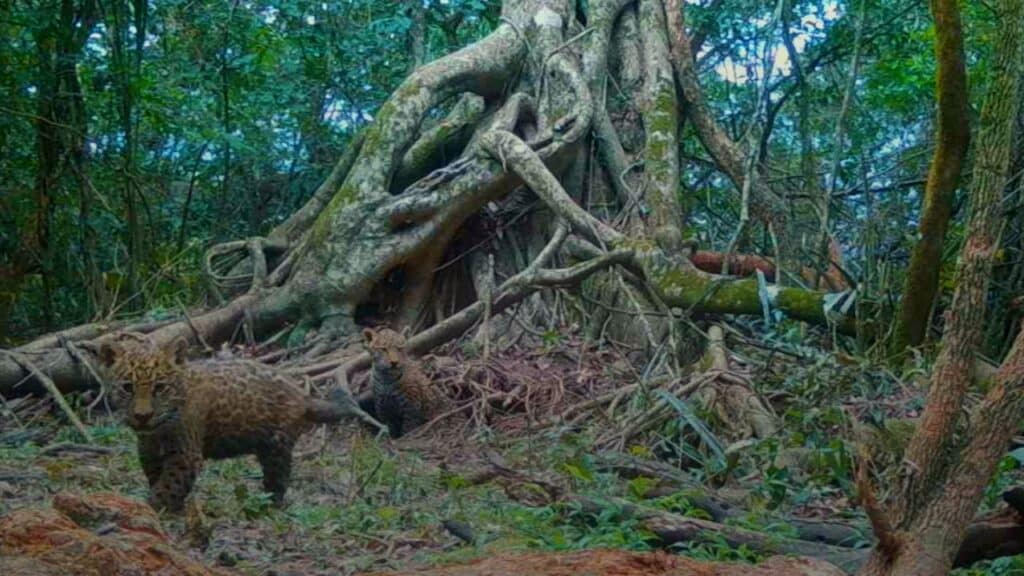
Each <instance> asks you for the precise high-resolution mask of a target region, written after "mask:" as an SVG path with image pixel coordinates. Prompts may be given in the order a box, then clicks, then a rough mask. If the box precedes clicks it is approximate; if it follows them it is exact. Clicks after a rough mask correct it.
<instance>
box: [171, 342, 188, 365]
mask: <svg viewBox="0 0 1024 576" xmlns="http://www.w3.org/2000/svg"><path fill="white" fill-rule="evenodd" d="M170 357H171V361H172V362H174V363H175V364H184V363H185V359H186V358H187V357H188V340H187V339H185V338H177V339H175V340H174V342H172V343H171V349H170Z"/></svg>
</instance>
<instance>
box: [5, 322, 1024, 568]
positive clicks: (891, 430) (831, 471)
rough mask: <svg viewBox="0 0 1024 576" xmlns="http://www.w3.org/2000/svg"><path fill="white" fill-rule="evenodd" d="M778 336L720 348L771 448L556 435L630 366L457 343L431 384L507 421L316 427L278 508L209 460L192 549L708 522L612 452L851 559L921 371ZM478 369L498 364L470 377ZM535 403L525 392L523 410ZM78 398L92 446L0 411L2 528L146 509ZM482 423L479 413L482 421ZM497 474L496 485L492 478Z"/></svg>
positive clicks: (632, 539) (1014, 470)
mask: <svg viewBox="0 0 1024 576" xmlns="http://www.w3.org/2000/svg"><path fill="white" fill-rule="evenodd" d="M794 338H795V337H794ZM784 340H785V336H778V337H777V342H776V344H773V345H772V346H769V347H768V348H767V349H766V348H765V347H764V346H763V345H762V346H761V347H745V346H744V345H742V344H741V343H733V344H731V347H732V352H733V354H735V355H736V356H738V357H741V358H745V361H746V362H747V367H748V368H749V369H750V374H751V376H752V377H751V381H752V382H755V383H756V388H757V393H758V394H759V395H760V396H761V397H763V398H766V399H768V400H769V401H770V404H771V406H772V408H773V410H774V412H775V413H776V414H777V415H778V419H779V421H780V422H781V427H780V429H779V432H778V434H776V435H775V436H774V437H771V438H764V439H736V440H732V441H729V440H727V439H726V435H725V433H722V434H720V435H718V436H716V433H717V432H719V431H720V430H721V424H722V423H720V422H716V421H715V415H714V414H709V413H701V412H688V411H683V412H679V413H674V412H672V413H671V414H672V417H669V418H667V419H664V420H662V421H658V422H659V423H658V425H657V426H656V427H654V428H652V429H648V430H645V431H644V433H643V434H639V435H637V436H636V437H631V438H625V437H624V436H622V435H621V434H620V432H621V431H622V430H623V429H624V428H627V429H628V428H629V427H630V426H631V424H630V423H635V421H636V418H637V417H638V416H639V417H641V418H643V417H645V414H648V415H650V414H651V413H650V412H644V410H645V408H643V406H642V404H643V403H642V402H641V403H640V404H637V405H630V406H625V405H623V406H619V407H615V406H612V407H609V408H606V409H604V410H602V411H596V412H589V413H587V417H586V418H584V419H581V420H578V421H577V422H576V423H575V424H574V425H572V426H565V425H551V424H550V423H551V419H550V418H549V415H551V414H563V415H565V414H569V413H572V410H571V408H572V407H573V406H579V405H580V402H585V401H586V400H585V398H586V397H588V396H589V397H591V398H593V397H594V395H598V396H599V395H600V394H602V393H607V390H608V389H609V387H611V386H614V385H615V382H614V381H615V380H616V379H618V378H621V372H622V371H623V370H627V371H628V369H626V368H624V367H623V366H622V365H621V363H620V364H616V362H614V361H611V360H609V359H608V358H602V357H601V355H600V354H593V353H590V352H586V353H585V352H584V351H582V347H581V345H579V344H578V343H574V342H572V341H570V340H566V341H563V342H558V343H556V344H555V345H554V346H552V345H551V343H548V344H539V345H536V346H533V345H531V346H527V347H522V346H521V347H518V348H515V349H513V350H511V351H508V352H506V353H503V354H495V355H494V356H493V357H490V358H488V359H487V360H486V361H484V360H482V359H479V358H476V357H473V356H472V355H469V356H463V355H462V353H461V352H460V351H459V350H457V349H454V348H453V349H449V350H448V351H447V352H446V355H444V356H438V357H433V358H430V359H428V364H429V367H430V372H431V373H432V374H433V375H434V376H435V378H438V379H442V380H445V383H446V385H449V386H452V388H451V389H452V390H455V391H457V390H458V389H462V390H463V392H465V390H467V389H471V388H473V387H474V386H478V387H480V388H481V389H483V390H491V391H494V390H504V391H505V392H506V393H507V394H513V393H514V394H518V396H516V397H515V398H516V401H515V402H510V401H509V400H508V398H505V399H504V401H503V402H504V403H506V404H508V406H509V407H510V408H509V409H508V410H507V412H506V413H502V412H501V410H499V409H498V408H494V404H495V403H494V402H491V403H490V404H489V405H490V406H491V408H488V409H487V410H493V414H491V416H490V417H489V418H487V419H486V422H487V425H486V426H482V425H480V423H479V421H474V422H471V423H469V422H462V423H461V424H460V425H459V426H441V427H439V428H438V429H436V430H433V431H428V432H429V433H428V434H425V435H423V436H422V437H418V438H417V437H413V438H402V439H398V440H385V439H379V438H375V437H374V436H373V435H372V434H369V433H367V432H365V431H364V430H362V429H359V428H358V427H357V426H355V425H346V426H340V427H334V428H330V429H328V428H320V429H318V430H316V431H315V432H314V433H312V434H309V435H307V436H306V437H304V438H303V440H302V442H301V443H300V445H299V446H298V447H297V450H296V465H295V469H294V476H293V480H292V484H291V489H290V491H289V493H288V497H287V505H286V506H285V507H284V508H275V507H273V506H272V505H271V503H270V500H269V499H268V496H267V495H266V494H264V493H262V492H261V488H260V471H259V467H258V466H257V464H256V462H255V460H254V459H252V458H239V459H233V460H225V461H216V462H213V461H211V462H208V464H207V467H206V469H205V471H204V472H203V474H202V476H201V478H200V480H199V482H198V486H197V489H196V494H198V496H199V500H198V501H199V502H201V508H202V510H203V513H204V514H205V522H204V530H205V534H206V535H208V541H207V542H206V544H205V547H202V546H198V547H197V546H194V545H193V546H191V548H190V549H189V554H191V555H193V556H195V557H196V558H199V559H201V560H202V561H203V562H205V563H207V564H209V565H219V566H225V567H230V568H231V569H232V570H233V571H236V572H237V573H240V574H253V575H256V574H261V575H262V574H276V575H286V574H296V575H298V574H311V575H312V574H353V573H359V572H364V571H385V570H392V569H395V570H398V569H411V568H419V567H424V566H433V565H440V564H449V563H454V562H463V561H467V560H471V559H474V558H482V557H488V556H492V555H495V554H499V553H507V552H527V551H575V550H586V549H594V548H612V549H624V550H638V551H639V550H653V549H656V548H658V546H657V542H656V538H655V537H654V535H653V534H652V533H651V531H650V530H649V529H648V527H647V526H645V525H644V524H643V522H641V521H640V520H638V519H637V518H636V516H635V515H630V514H627V513H626V512H625V510H624V507H625V506H629V505H633V504H636V505H642V506H643V507H645V509H650V510H660V511H666V512H670V513H673V514H677V515H679V516H683V517H693V518H707V517H708V515H707V513H706V512H705V511H704V510H702V509H700V507H698V506H695V505H694V503H693V501H692V499H693V498H697V497H700V496H701V495H702V494H699V493H696V492H692V491H686V490H681V489H679V488H678V487H676V488H675V489H671V490H667V489H665V488H664V487H663V486H661V485H660V483H659V481H658V480H656V479H653V478H650V477H647V476H644V475H635V474H632V475H630V474H622V471H621V469H619V470H616V469H615V467H610V466H607V465H606V463H607V462H608V461H610V459H614V458H618V457H621V458H629V459H635V460H637V461H654V460H661V461H663V462H669V463H670V464H671V465H672V466H673V467H675V468H676V469H683V468H685V469H686V472H685V473H684V474H685V475H686V476H687V477H688V478H690V479H691V480H692V481H693V482H694V485H695V486H713V488H709V490H713V491H714V493H715V495H716V497H721V498H724V499H726V500H728V501H730V502H734V503H736V504H737V506H739V507H741V508H742V509H743V510H744V511H745V512H744V513H742V514H738V515H735V516H733V517H730V518H729V519H728V520H726V521H725V523H726V524H728V525H730V526H735V527H738V528H747V529H752V530H755V531H759V532H764V533H767V534H771V535H783V536H786V535H791V534H792V533H793V532H794V528H793V527H792V526H789V525H788V524H787V521H789V520H792V519H810V520H815V519H827V520H837V521H843V522H845V523H848V524H849V525H851V526H853V527H854V529H855V531H856V533H857V534H859V537H858V538H855V539H854V541H850V542H845V543H844V545H845V546H848V547H850V548H862V547H864V546H867V545H869V542H870V540H869V534H870V531H869V530H868V528H867V525H866V523H865V522H864V521H863V519H862V515H861V514H860V512H859V511H858V510H857V508H856V506H855V505H854V504H852V503H851V497H852V494H853V475H854V472H853V466H854V462H853V458H852V456H851V454H855V453H856V446H857V445H858V443H859V442H864V441H865V440H864V439H865V438H868V437H870V438H875V439H876V440H877V442H876V443H877V444H878V446H875V447H874V448H875V449H876V451H877V453H878V454H879V457H878V462H876V465H877V466H879V468H880V469H883V468H884V466H885V464H886V463H885V460H884V459H885V452H886V450H890V449H894V448H892V446H890V445H897V446H898V445H899V444H900V442H901V440H900V438H902V437H905V436H906V432H905V430H903V429H901V428H900V427H899V426H898V425H894V424H893V423H898V422H902V421H903V420H901V419H902V418H912V417H914V416H916V413H917V411H918V410H919V409H920V407H921V401H922V400H921V393H920V391H919V390H918V388H917V384H916V382H917V380H918V377H919V376H920V375H921V374H924V373H926V371H927V369H926V368H927V367H926V366H925V365H923V366H922V367H921V368H920V370H919V371H918V372H917V373H915V372H914V371H910V372H908V373H905V374H902V375H901V376H900V377H897V376H896V375H893V374H892V373H890V372H889V371H887V370H883V369H878V368H875V367H872V365H870V364H868V363H864V362H858V361H856V360H855V359H852V358H848V357H844V356H841V355H836V354H832V353H829V352H826V351H824V350H821V349H809V348H806V347H800V346H796V345H790V344H786V343H785V342H784ZM555 348H557V350H556V349H555ZM481 366H489V368H488V369H486V370H483V371H474V368H480V367H481ZM474 374H475V376H474ZM456 381H457V382H456ZM473 382H476V384H473ZM531 382H532V384H531ZM537 382H541V383H543V382H548V383H549V385H548V386H547V387H548V388H557V389H558V390H559V392H558V393H557V394H554V395H550V394H548V395H544V394H541V393H540V392H539V391H538V390H537V389H536V388H533V389H532V391H531V386H536V384H537ZM551 382H557V386H555V385H552V384H550V383H551ZM619 385H620V386H621V385H622V384H621V383H620V384H619ZM460 387H461V388H460ZM478 393H481V394H482V393H484V392H480V391H478ZM530 394H534V396H535V398H533V399H532V400H531V399H529V398H527V397H528V396H529V395H530ZM79 400H80V402H81V404H82V405H81V406H79V413H80V414H83V415H84V416H85V418H84V419H85V421H86V424H87V426H88V429H89V432H90V434H91V435H92V437H93V443H92V444H90V445H88V446H84V445H83V444H81V438H79V437H78V435H77V433H76V431H75V429H74V428H73V427H71V426H70V425H67V424H65V423H64V422H63V420H62V418H60V417H59V416H57V415H56V414H58V412H57V411H55V410H53V407H52V405H51V404H52V403H51V401H50V400H49V399H38V398H33V399H13V400H7V401H6V405H5V406H2V407H0V409H2V410H4V411H5V412H4V417H3V418H0V516H3V515H4V514H6V513H8V512H10V511H13V510H16V509H20V508H24V507H27V506H35V505H45V504H46V503H47V502H48V501H49V500H50V499H51V498H52V497H53V495H54V494H56V493H58V492H61V491H72V492H79V493H92V492H104V491H113V492H117V493H121V494H124V495H126V496H131V497H137V498H140V499H144V498H145V496H146V485H145V479H144V477H143V474H142V471H141V469H140V467H139V464H138V459H137V456H136V449H135V442H134V437H133V434H132V432H131V431H130V430H129V429H127V428H126V427H125V426H123V425H122V424H120V423H119V420H118V418H117V416H116V414H112V413H107V412H106V411H104V410H103V409H102V407H101V406H102V403H101V405H100V406H97V407H94V409H93V410H92V411H91V414H90V413H89V411H87V410H86V408H85V406H84V404H85V400H87V399H85V398H83V399H79ZM499 400H501V398H499ZM499 404H500V402H499ZM624 404H625V402H624ZM499 407H500V406H499ZM613 408H614V409H615V410H618V412H617V413H613V411H612V409H613ZM485 411H486V410H485ZM467 412H468V411H467ZM473 413H474V414H476V415H477V416H478V417H479V416H480V414H479V411H478V410H476V409H474V410H473ZM602 414H604V417H602ZM14 415H16V417H14ZM854 418H856V419H857V420H859V421H862V422H864V421H866V422H876V423H877V426H872V427H871V429H872V430H873V431H874V432H871V433H868V436H864V432H863V430H861V431H858V430H854V429H853V427H852V426H851V422H852V421H853V419H854ZM652 419H653V420H658V419H657V418H652ZM563 420H564V419H563ZM569 420H572V418H569ZM701 423H706V424H707V426H706V427H704V426H702V425H701ZM610 432H612V433H610ZM616 438H618V440H619V441H617V440H616ZM623 438H625V441H621V440H623ZM867 441H869V442H873V441H872V440H867ZM715 444H717V445H718V446H717V447H714V446H712V445H715ZM1019 468H1020V463H1019V462H1018V461H1017V460H1016V459H1015V458H1014V457H1012V456H1008V457H1007V459H1006V460H1005V462H1004V464H1003V465H1002V466H1001V468H1000V473H999V475H998V477H997V478H996V479H995V480H994V481H993V484H992V486H991V487H990V490H989V493H988V494H987V496H986V502H985V506H986V507H991V506H994V505H995V504H996V503H997V502H998V498H999V495H1000V493H1001V491H1002V490H1003V489H1005V488H1006V487H1008V486H1010V485H1012V484H1015V483H1020V480H1021V471H1020V469H1019ZM496 469H498V470H503V471H504V472H505V473H504V474H495V473H494V471H495V470H496ZM698 492H699V491H698ZM567 495H572V497H571V498H569V497H567ZM581 502H589V503H591V505H590V506H586V505H583V504H581ZM594 503H596V504H594ZM163 522H164V525H165V527H166V528H167V529H168V530H169V532H170V533H171V534H172V537H173V538H174V539H175V540H176V541H177V542H178V544H179V545H180V547H181V548H182V549H186V548H189V544H188V540H189V535H188V534H186V532H187V529H186V526H185V522H184V520H183V519H181V518H176V517H171V516H166V517H164V518H163ZM455 534H460V535H461V538H460V537H457V536H456V535H455ZM193 544H194V541H193ZM670 551H672V552H675V553H680V554H682V555H684V556H687V557H692V558H697V559H708V560H729V561H739V562H756V561H759V560H762V559H763V558H765V557H766V554H764V553H763V552H759V551H757V550H754V549H752V548H749V547H746V546H740V547H731V546H729V544H728V543H726V542H725V540H724V539H721V538H714V537H709V538H703V539H699V540H693V541H690V542H687V543H685V544H682V545H677V546H675V547H672V548H671V549H670ZM1019 570H1024V560H1022V559H1021V558H1019V557H1018V558H1012V557H1011V558H1003V559H999V560H996V561H993V562H989V563H983V564H979V565H976V566H975V567H974V568H972V569H970V570H961V571H960V574H963V575H968V574H969V575H972V576H975V575H982V574H985V575H992V576H994V575H999V574H1015V573H1020V572H1018V571H1019Z"/></svg>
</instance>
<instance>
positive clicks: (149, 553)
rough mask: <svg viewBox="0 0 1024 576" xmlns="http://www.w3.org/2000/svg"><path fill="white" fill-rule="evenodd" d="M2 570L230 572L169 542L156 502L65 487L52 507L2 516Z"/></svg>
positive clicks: (39, 574) (11, 574)
mask: <svg viewBox="0 0 1024 576" xmlns="http://www.w3.org/2000/svg"><path fill="white" fill-rule="evenodd" d="M0 573H2V574H5V575H6V576H30V575H31V576H48V575H50V574H61V575H67V576H108V575H114V574H118V575H120V574H125V575H128V574H131V575H136V574H137V575H147V574H160V575H161V576H226V575H228V574H230V572H226V571H224V570H221V569H215V568H208V567H206V566H204V565H202V564H200V563H199V562H197V561H195V560H193V559H191V558H189V557H188V556H186V555H185V554H184V553H182V552H181V551H179V550H177V549H176V548H174V547H173V546H171V544H170V540H169V539H168V537H167V535H166V533H165V532H164V531H163V529H162V528H161V527H160V521H159V519H158V518H157V515H156V513H155V512H154V511H153V509H152V508H150V507H149V506H147V505H146V504H143V503H141V502H138V501H136V500H132V499H130V498H125V497H123V496H119V495H117V494H111V493H101V494H90V495H88V496H78V495H73V494H67V493H61V494H58V495H57V496H55V497H54V499H53V508H24V509H21V510H15V511H14V512H11V513H10V514H8V515H6V516H4V517H3V518H0Z"/></svg>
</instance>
